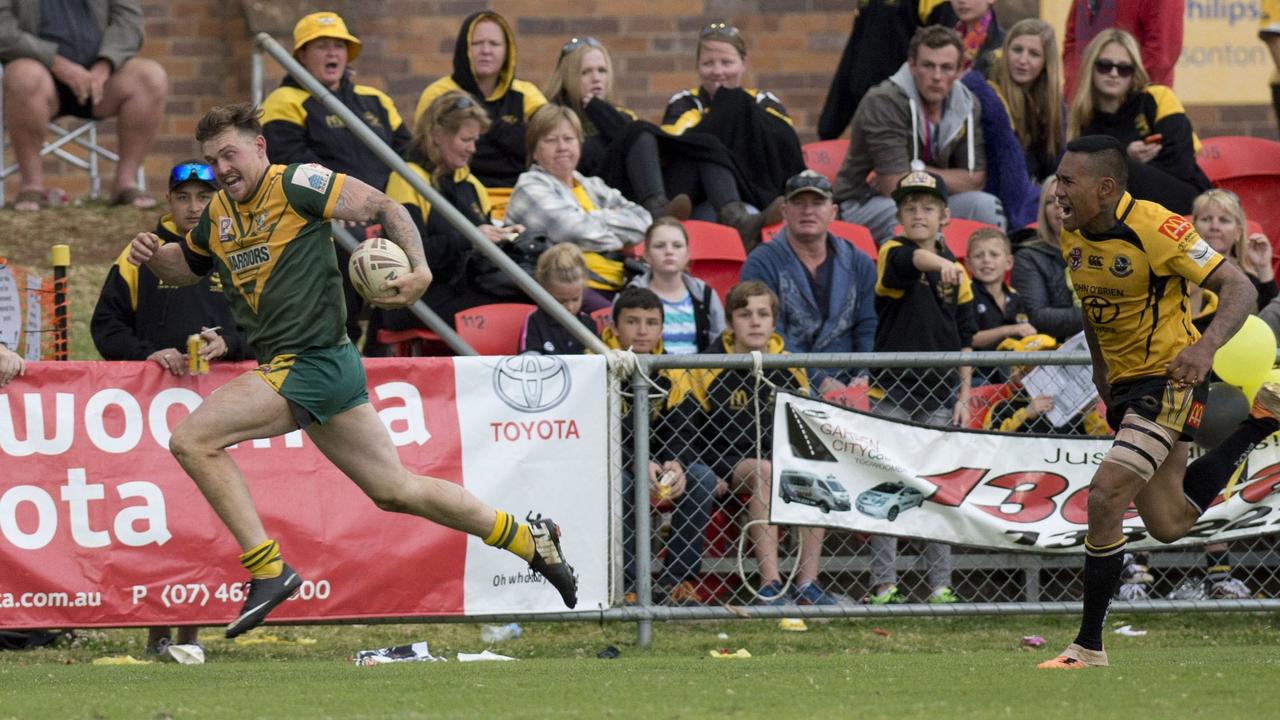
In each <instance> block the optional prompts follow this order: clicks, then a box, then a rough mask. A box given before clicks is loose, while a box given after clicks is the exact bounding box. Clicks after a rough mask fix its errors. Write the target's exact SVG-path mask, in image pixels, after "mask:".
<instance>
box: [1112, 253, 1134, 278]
mask: <svg viewBox="0 0 1280 720" xmlns="http://www.w3.org/2000/svg"><path fill="white" fill-rule="evenodd" d="M1111 274H1112V275H1115V276H1116V277H1118V278H1122V277H1129V276H1130V275H1132V274H1133V264H1132V263H1131V262H1129V258H1127V257H1125V256H1124V255H1117V256H1115V258H1114V259H1113V260H1112V261H1111Z"/></svg>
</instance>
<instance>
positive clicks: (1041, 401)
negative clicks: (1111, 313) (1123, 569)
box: [982, 334, 1150, 582]
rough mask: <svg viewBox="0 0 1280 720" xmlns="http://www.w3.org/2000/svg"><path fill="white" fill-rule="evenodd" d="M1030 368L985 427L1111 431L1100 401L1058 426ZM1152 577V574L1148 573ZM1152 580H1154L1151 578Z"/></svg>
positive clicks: (1015, 341) (1046, 342) (1033, 344)
mask: <svg viewBox="0 0 1280 720" xmlns="http://www.w3.org/2000/svg"><path fill="white" fill-rule="evenodd" d="M1056 347H1058V343H1057V341H1056V340H1054V339H1053V338H1052V337H1050V336H1048V335H1039V334H1037V335H1032V336H1030V337H1025V338H1020V339H1019V338H1009V339H1006V340H1004V341H1002V342H1001V343H1000V346H999V347H998V348H997V349H998V350H1001V351H1008V352H1030V351H1037V350H1053V349H1054V348H1056ZM1029 371H1030V367H1029V366H1025V365H1024V366H1020V367H1018V368H1015V369H1014V371H1013V373H1012V376H1011V377H1010V378H1009V382H1010V383H1012V384H1014V385H1015V386H1017V389H1016V390H1015V391H1014V393H1013V394H1012V395H1011V396H1010V397H1008V398H1006V399H1004V400H999V401H997V402H995V403H994V404H993V405H992V406H991V409H990V410H989V411H988V412H987V414H986V415H985V416H984V417H983V418H982V427H984V428H986V429H987V430H995V431H998V432H1018V433H1039V434H1041V435H1091V436H1094V437H1105V436H1107V435H1110V434H1111V428H1109V427H1107V420H1106V418H1104V417H1103V416H1102V414H1101V413H1099V412H1098V409H1099V406H1098V404H1097V403H1090V404H1089V406H1088V407H1086V408H1085V409H1084V410H1082V411H1080V412H1078V413H1076V414H1075V415H1074V416H1073V417H1071V418H1070V419H1069V420H1068V421H1067V423H1066V424H1065V425H1063V426H1062V427H1055V426H1054V424H1053V423H1052V422H1051V421H1050V420H1049V416H1048V413H1049V411H1050V410H1052V409H1053V403H1054V398H1053V396H1052V395H1037V396H1036V397H1031V396H1030V395H1029V393H1028V392H1027V390H1026V388H1025V387H1024V386H1023V384H1022V380H1023V378H1025V377H1026V375H1027V372H1029ZM1148 577H1149V576H1148ZM1148 582H1150V580H1148Z"/></svg>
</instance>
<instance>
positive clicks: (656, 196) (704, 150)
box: [544, 37, 782, 251]
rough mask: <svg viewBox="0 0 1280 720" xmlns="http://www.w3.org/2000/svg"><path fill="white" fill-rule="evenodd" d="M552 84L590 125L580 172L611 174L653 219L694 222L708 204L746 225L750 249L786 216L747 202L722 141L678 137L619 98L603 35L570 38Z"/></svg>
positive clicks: (549, 91)
mask: <svg viewBox="0 0 1280 720" xmlns="http://www.w3.org/2000/svg"><path fill="white" fill-rule="evenodd" d="M544 90H545V93H546V96H547V97H548V98H550V99H551V101H552V102H554V103H558V104H560V105H563V106H564V107H566V108H568V109H569V110H572V111H573V113H574V114H575V115H577V116H578V120H579V121H580V122H581V123H582V131H583V142H582V158H581V159H580V160H579V161H578V170H579V172H581V173H582V174H583V175H586V176H587V177H592V176H595V177H599V178H601V179H603V180H604V181H605V182H606V183H608V184H609V186H610V187H614V188H617V189H618V190H619V191H621V192H622V194H623V195H625V196H626V197H628V198H630V199H631V200H634V201H636V202H638V203H640V205H642V206H643V207H644V208H645V209H646V210H648V211H649V214H651V215H652V216H653V217H655V218H657V217H664V216H669V217H674V218H676V219H677V220H688V219H689V215H690V212H691V211H692V209H693V206H695V205H698V204H700V203H703V202H707V203H709V204H710V205H711V207H712V208H714V210H715V213H716V220H717V221H718V222H720V223H722V224H724V225H728V226H730V227H733V228H734V229H736V230H737V231H738V234H739V235H740V236H741V237H742V242H743V244H744V245H745V246H746V247H747V250H748V251H749V250H750V249H751V248H752V247H755V245H756V243H758V242H759V239H760V229H761V228H762V227H763V226H764V225H767V224H771V223H776V222H781V220H782V217H781V215H777V216H773V217H766V216H765V215H764V214H760V213H753V212H751V211H750V210H749V209H748V208H747V206H746V204H745V203H743V202H742V198H741V196H740V195H739V193H738V186H739V184H740V183H741V182H742V178H741V176H740V175H739V174H738V170H737V166H736V165H735V163H734V161H733V157H732V156H731V155H730V154H729V151H728V150H726V149H725V147H724V145H723V144H722V143H721V142H720V141H719V140H718V139H716V138H714V137H711V136H709V135H700V134H690V135H686V136H676V135H672V134H670V133H667V132H665V131H664V130H663V129H662V128H660V127H658V126H657V125H654V124H652V123H648V122H644V121H641V120H638V119H637V118H636V114H635V113H633V112H631V111H630V110H628V109H627V108H624V107H621V106H618V105H615V104H613V103H612V102H611V100H610V97H611V96H612V94H613V61H612V59H611V58H610V56H609V51H608V50H607V49H605V47H604V45H603V44H601V43H600V41H599V40H596V39H595V38H593V37H581V38H577V37H575V38H573V39H571V40H569V42H567V43H565V44H564V47H562V48H561V49H560V59H559V60H558V61H557V62H556V68H555V71H554V72H553V73H552V75H551V80H550V81H549V82H548V83H547V86H546V88H545V89H544Z"/></svg>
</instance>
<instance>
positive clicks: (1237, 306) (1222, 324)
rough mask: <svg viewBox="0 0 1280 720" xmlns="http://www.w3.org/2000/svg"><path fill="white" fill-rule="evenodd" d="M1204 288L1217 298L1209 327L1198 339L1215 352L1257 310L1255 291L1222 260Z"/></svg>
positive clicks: (1245, 277) (1241, 273)
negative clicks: (1216, 304)
mask: <svg viewBox="0 0 1280 720" xmlns="http://www.w3.org/2000/svg"><path fill="white" fill-rule="evenodd" d="M1204 287H1206V288H1208V289H1209V290H1211V291H1213V293H1214V294H1215V295H1217V296H1218V308H1217V310H1216V311H1215V312H1214V313H1213V320H1211V321H1210V322H1209V327H1207V328H1205V330H1204V333H1203V334H1202V335H1201V336H1200V342H1201V343H1203V344H1205V345H1208V346H1209V347H1210V348H1211V349H1212V350H1217V349H1218V348H1220V347H1222V345H1223V343H1225V342H1226V341H1227V340H1230V339H1231V336H1232V335H1235V334H1236V331H1237V330H1239V329H1240V326H1241V325H1243V324H1244V321H1245V318H1247V317H1249V313H1252V312H1254V311H1255V310H1256V309H1257V307H1258V291H1257V290H1255V289H1254V287H1253V283H1251V282H1249V278H1248V276H1246V275H1245V274H1244V273H1243V272H1242V271H1241V270H1240V269H1239V268H1237V267H1236V266H1235V265H1234V264H1233V263H1230V262H1227V261H1225V260H1224V261H1223V262H1222V263H1220V264H1219V265H1218V267H1217V268H1216V269H1215V270H1214V271H1213V272H1212V273H1210V274H1209V277H1207V278H1205V280H1204Z"/></svg>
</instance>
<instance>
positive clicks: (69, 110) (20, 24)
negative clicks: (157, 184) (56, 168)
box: [0, 0, 169, 212]
mask: <svg viewBox="0 0 1280 720" xmlns="http://www.w3.org/2000/svg"><path fill="white" fill-rule="evenodd" d="M141 5H142V4H141V2H139V0H81V2H74V3H73V2H42V1H41V0H10V1H9V2H6V3H4V8H3V10H0V62H3V63H4V110H5V115H4V123H5V130H7V131H8V133H9V139H10V141H11V142H12V143H13V154H14V157H15V158H16V159H17V161H18V172H19V174H20V175H21V178H22V182H21V186H20V187H21V189H20V190H19V192H18V195H17V197H16V198H15V200H14V203H13V208H14V209H15V210H19V211H23V212H34V211H36V210H39V209H40V208H41V207H44V206H45V204H46V203H47V200H48V196H47V192H46V190H45V187H44V169H43V167H42V164H41V163H42V158H41V155H40V146H41V144H42V143H43V142H44V137H45V128H46V126H47V125H48V124H49V121H50V120H53V119H55V118H59V117H63V116H66V115H72V116H75V117H79V118H85V119H94V120H101V119H103V118H109V117H116V118H118V123H117V128H118V130H117V132H118V134H119V137H120V161H119V162H117V163H116V174H115V194H114V195H113V196H112V199H111V202H112V204H114V205H133V206H134V207H136V208H139V209H144V210H145V209H148V208H153V207H155V206H156V200H155V198H153V197H151V196H150V195H147V194H146V193H144V192H143V191H142V190H141V189H140V188H139V187H138V186H137V175H138V169H139V168H141V167H142V161H143V159H144V158H145V157H146V155H147V150H148V149H150V147H151V141H152V140H153V139H155V136H156V131H157V130H158V129H159V128H160V121H161V119H163V117H164V102H165V96H166V95H167V94H168V91H169V79H168V76H166V75H165V72H164V68H162V67H160V64H159V63H157V62H156V61H154V60H149V59H147V58H140V57H137V54H138V50H140V49H141V48H142V38H143V30H142V22H143V18H142V7H141Z"/></svg>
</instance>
